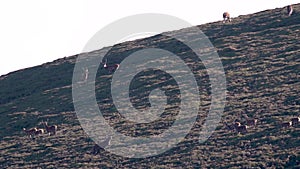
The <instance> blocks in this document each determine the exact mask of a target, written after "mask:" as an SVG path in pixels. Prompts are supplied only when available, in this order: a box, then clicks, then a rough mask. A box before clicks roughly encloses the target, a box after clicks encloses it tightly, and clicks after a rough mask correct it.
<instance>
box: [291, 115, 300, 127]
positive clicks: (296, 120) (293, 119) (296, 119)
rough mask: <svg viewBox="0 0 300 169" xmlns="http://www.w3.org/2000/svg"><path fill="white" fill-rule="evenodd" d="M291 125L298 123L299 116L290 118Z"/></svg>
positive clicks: (299, 120)
mask: <svg viewBox="0 0 300 169" xmlns="http://www.w3.org/2000/svg"><path fill="white" fill-rule="evenodd" d="M291 122H292V125H293V126H294V125H297V124H299V123H300V117H294V118H292V119H291Z"/></svg>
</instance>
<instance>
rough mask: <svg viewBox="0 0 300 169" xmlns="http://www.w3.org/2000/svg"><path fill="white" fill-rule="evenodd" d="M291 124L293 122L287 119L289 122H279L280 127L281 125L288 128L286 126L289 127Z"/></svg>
mask: <svg viewBox="0 0 300 169" xmlns="http://www.w3.org/2000/svg"><path fill="white" fill-rule="evenodd" d="M292 124H293V123H292V122H291V121H289V122H284V123H282V124H281V127H283V128H288V127H291V126H292Z"/></svg>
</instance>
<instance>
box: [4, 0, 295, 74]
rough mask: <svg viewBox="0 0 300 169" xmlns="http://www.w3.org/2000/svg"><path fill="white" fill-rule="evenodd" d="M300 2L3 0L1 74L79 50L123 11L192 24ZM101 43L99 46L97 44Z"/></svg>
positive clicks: (255, 0)
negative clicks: (227, 15)
mask: <svg viewBox="0 0 300 169" xmlns="http://www.w3.org/2000/svg"><path fill="white" fill-rule="evenodd" d="M295 3H299V0H284V1H283V0H272V1H267V0H265V1H263V0H251V1H250V0H248V1H241V0H225V1H224V0H209V1H200V0H185V1H174V0H151V1H142V0H124V1H122V0H107V1H100V0H47V1H46V0H44V1H41V0H3V1H0V30H1V31H0V45H1V48H0V59H1V61H0V75H3V74H7V73H9V72H11V71H15V70H19V69H22V68H26V67H31V66H36V65H39V64H42V63H45V62H50V61H53V60H55V59H58V58H62V57H65V56H70V55H74V54H78V53H81V51H82V50H83V48H84V46H85V44H86V43H87V42H88V40H89V39H90V38H91V37H92V36H93V35H94V34H95V33H96V32H97V31H99V30H100V29H101V28H103V27H104V26H106V25H108V24H110V23H112V22H114V21H116V20H118V19H121V18H123V17H126V16H130V15H135V14H143V13H161V14H168V15H172V16H175V17H178V18H181V19H183V20H185V21H187V22H189V23H191V24H192V25H199V24H203V23H207V22H214V21H218V20H221V19H222V14H223V12H225V11H228V12H230V13H231V16H232V17H237V16H239V15H245V14H249V13H254V12H258V11H262V10H266V9H273V8H277V7H284V6H286V5H288V4H295ZM99 48H100V47H99Z"/></svg>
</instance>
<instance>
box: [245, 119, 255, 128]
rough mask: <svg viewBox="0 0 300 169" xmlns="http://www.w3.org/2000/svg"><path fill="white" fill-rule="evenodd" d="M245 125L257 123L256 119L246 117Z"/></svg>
mask: <svg viewBox="0 0 300 169" xmlns="http://www.w3.org/2000/svg"><path fill="white" fill-rule="evenodd" d="M246 123H247V126H254V127H255V126H256V124H257V119H247V120H246Z"/></svg>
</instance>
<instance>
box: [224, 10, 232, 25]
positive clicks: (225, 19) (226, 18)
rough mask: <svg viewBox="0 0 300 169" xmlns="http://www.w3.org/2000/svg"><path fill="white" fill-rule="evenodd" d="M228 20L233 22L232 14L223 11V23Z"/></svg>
mask: <svg viewBox="0 0 300 169" xmlns="http://www.w3.org/2000/svg"><path fill="white" fill-rule="evenodd" d="M226 21H229V22H231V18H230V14H229V13H228V12H224V13H223V23H225V22H226Z"/></svg>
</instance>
